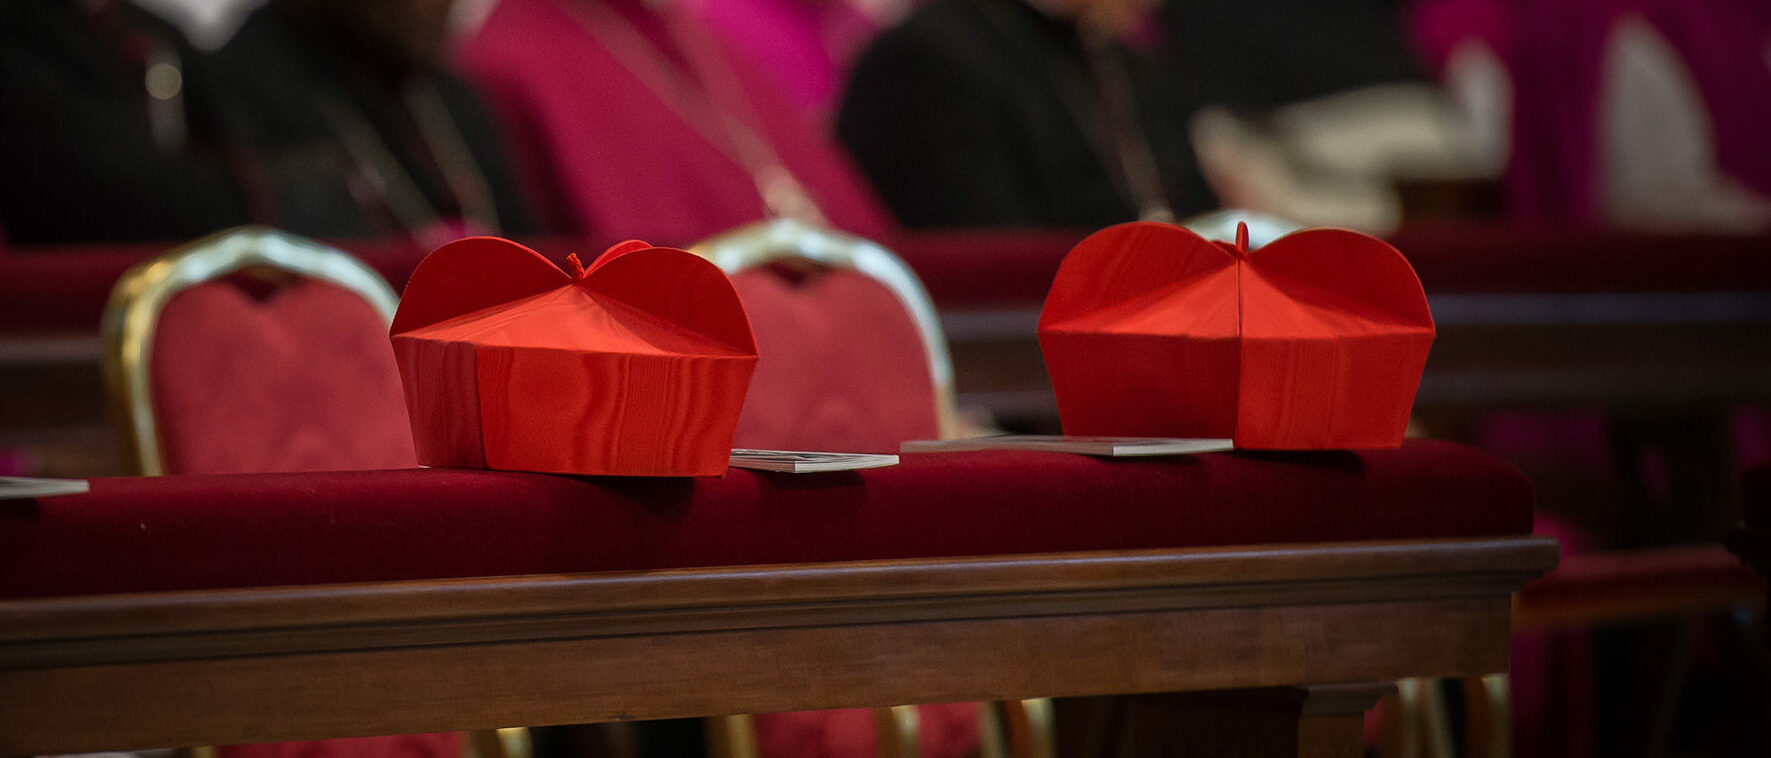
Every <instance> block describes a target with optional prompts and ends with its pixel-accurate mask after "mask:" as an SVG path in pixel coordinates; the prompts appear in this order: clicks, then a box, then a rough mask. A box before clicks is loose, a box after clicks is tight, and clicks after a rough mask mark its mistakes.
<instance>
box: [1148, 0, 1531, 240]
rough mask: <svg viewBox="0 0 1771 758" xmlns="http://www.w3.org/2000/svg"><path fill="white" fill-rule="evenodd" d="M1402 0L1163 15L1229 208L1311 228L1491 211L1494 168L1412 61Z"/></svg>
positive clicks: (1190, 8) (1208, 166) (1269, 0)
mask: <svg viewBox="0 0 1771 758" xmlns="http://www.w3.org/2000/svg"><path fill="white" fill-rule="evenodd" d="M1400 4H1401V3H1400V2H1399V1H1398V0H1343V1H1342V2H1334V3H1323V2H1318V1H1317V0H1262V1H1261V2H1254V3H1250V2H1242V1H1241V0H1186V1H1185V2H1171V3H1168V4H1167V5H1165V6H1163V8H1162V11H1161V18H1162V22H1163V28H1164V29H1165V30H1166V31H1167V33H1168V35H1169V36H1170V46H1171V47H1172V48H1173V49H1174V51H1175V58H1176V60H1177V63H1178V72H1179V76H1182V77H1184V78H1185V79H1186V80H1187V81H1188V82H1189V83H1190V84H1191V85H1192V86H1194V87H1196V88H1198V89H1199V91H1200V98H1201V99H1202V101H1204V102H1205V103H1207V104H1208V105H1207V107H1205V108H1204V109H1202V110H1201V111H1200V112H1199V113H1198V115H1196V116H1195V118H1194V119H1193V122H1192V132H1191V133H1192V136H1193V139H1194V145H1195V147H1196V149H1197V150H1198V151H1199V155H1200V161H1201V164H1202V165H1203V166H1204V170H1205V174H1206V176H1207V177H1209V178H1210V180H1211V183H1212V186H1213V187H1214V188H1215V189H1216V190H1217V191H1218V194H1219V196H1220V198H1222V200H1223V202H1224V203H1225V205H1227V206H1232V207H1237V208H1242V209H1246V210H1257V211H1262V212H1265V213H1268V214H1272V215H1275V216H1279V217H1283V218H1287V219H1290V220H1292V221H1294V222H1297V223H1300V224H1304V225H1307V226H1343V227H1352V228H1357V229H1362V230H1365V231H1370V232H1374V233H1385V232H1388V231H1391V230H1393V229H1394V228H1395V227H1396V226H1397V225H1398V224H1399V223H1401V222H1402V220H1403V217H1404V216H1405V215H1408V216H1413V217H1420V216H1425V215H1440V216H1444V215H1491V214H1492V213H1493V212H1494V209H1493V206H1495V205H1497V204H1498V201H1497V200H1495V199H1494V195H1495V194H1496V193H1495V191H1494V189H1493V186H1492V185H1493V183H1494V182H1493V178H1494V177H1495V176H1496V175H1497V174H1498V171H1499V167H1498V159H1497V158H1496V157H1494V156H1493V154H1492V153H1493V150H1492V148H1491V147H1487V146H1486V144H1485V142H1484V138H1483V135H1482V134H1481V133H1480V132H1479V131H1478V130H1477V129H1476V128H1475V126H1474V125H1473V124H1472V122H1471V121H1470V120H1469V119H1467V118H1466V117H1465V116H1464V114H1463V113H1461V112H1460V111H1459V110H1458V109H1457V107H1456V106H1455V105H1454V103H1453V102H1452V100H1451V99H1450V98H1448V97H1446V96H1445V94H1444V93H1443V92H1441V91H1440V90H1439V89H1438V88H1437V87H1436V86H1434V85H1433V84H1431V83H1430V82H1429V81H1428V80H1427V77H1426V74H1425V72H1424V71H1422V70H1421V68H1420V67H1419V66H1418V65H1417V64H1416V62H1415V60H1414V56H1413V55H1412V53H1411V51H1410V50H1409V48H1408V45H1407V43H1406V41H1405V37H1404V35H1403V33H1402V29H1401V24H1400V23H1399V18H1398V15H1399V12H1400V9H1399V7H1398V6H1399V5H1400Z"/></svg>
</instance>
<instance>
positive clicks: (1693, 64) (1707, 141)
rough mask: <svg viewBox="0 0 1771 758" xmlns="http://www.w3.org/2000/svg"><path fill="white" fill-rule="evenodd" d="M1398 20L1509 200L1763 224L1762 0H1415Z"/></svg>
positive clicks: (1574, 209) (1550, 211)
mask: <svg viewBox="0 0 1771 758" xmlns="http://www.w3.org/2000/svg"><path fill="white" fill-rule="evenodd" d="M1410 21H1411V23H1410V26H1409V29H1410V32H1411V35H1412V37H1413V38H1414V41H1415V43H1416V45H1417V46H1418V47H1419V48H1420V50H1421V51H1422V53H1423V54H1424V55H1425V56H1426V58H1427V60H1428V62H1429V64H1430V65H1431V67H1432V68H1433V70H1434V71H1435V72H1437V73H1438V74H1439V75H1440V76H1441V77H1442V78H1443V80H1444V81H1445V84H1446V86H1447V88H1448V89H1449V90H1450V91H1451V92H1452V93H1453V94H1454V95H1455V96H1456V97H1457V99H1458V100H1459V102H1460V103H1461V104H1462V105H1463V106H1464V107H1465V108H1466V110H1468V111H1469V112H1470V113H1471V114H1472V116H1473V117H1474V121H1475V123H1476V124H1477V125H1478V126H1479V128H1481V129H1482V130H1483V131H1484V132H1485V133H1488V134H1490V135H1492V137H1491V138H1490V140H1489V141H1490V142H1491V143H1492V144H1493V145H1494V148H1493V149H1494V151H1495V152H1496V153H1498V155H1499V156H1500V160H1501V161H1502V162H1503V163H1504V165H1505V170H1506V182H1507V201H1508V209H1509V211H1510V213H1511V214H1512V215H1513V216H1515V217H1517V218H1522V219H1528V220H1536V221H1552V222H1562V223H1576V224H1581V223H1605V224H1615V225H1626V226H1636V227H1652V228H1688V229H1696V230H1701V231H1752V230H1764V229H1767V228H1771V149H1767V148H1768V147H1771V138H1767V136H1766V134H1767V133H1766V124H1771V3H1767V2H1764V0H1621V1H1616V2H1614V1H1611V0H1604V1H1601V0H1580V1H1575V0H1421V2H1419V3H1417V4H1416V6H1415V7H1414V8H1413V11H1412V14H1411V18H1410Z"/></svg>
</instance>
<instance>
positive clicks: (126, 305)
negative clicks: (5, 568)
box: [102, 226, 532, 758]
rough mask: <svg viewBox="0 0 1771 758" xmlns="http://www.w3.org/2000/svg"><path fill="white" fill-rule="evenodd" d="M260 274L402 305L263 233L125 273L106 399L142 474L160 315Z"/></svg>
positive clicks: (313, 246)
mask: <svg viewBox="0 0 1771 758" xmlns="http://www.w3.org/2000/svg"><path fill="white" fill-rule="evenodd" d="M256 269H262V270H266V271H270V272H276V273H278V274H283V275H289V276H296V277H300V278H304V279H313V280H318V281H323V282H326V283H329V284H333V285H336V286H339V287H342V288H344V289H346V290H349V291H350V292H351V293H353V294H355V295H357V296H358V297H361V298H362V299H363V300H364V301H366V302H368V303H369V305H370V306H371V307H373V308H374V309H375V312H376V313H378V314H380V315H381V319H382V321H383V322H384V323H385V324H389V325H391V324H392V323H393V319H394V311H395V310H396V309H397V308H398V307H399V305H400V296H399V295H397V294H395V293H394V291H393V288H391V287H389V286H388V284H387V281H386V280H384V279H382V278H381V275H380V274H378V273H376V272H375V269H372V268H369V267H368V266H367V265H365V264H364V263H363V262H362V261H359V260H357V259H356V258H354V257H352V256H351V255H350V254H349V253H346V252H344V251H342V250H338V249H336V248H331V247H327V246H325V245H322V244H320V243H318V242H314V241H312V240H307V239H303V238H301V237H297V236H295V235H292V234H286V233H284V232H279V231H277V230H274V229H269V228H265V227H256V226H248V227H239V228H236V229H230V230H227V231H223V232H217V233H215V234H212V235H210V236H208V237H204V238H202V239H199V240H197V241H195V242H192V243H190V244H187V245H183V246H181V247H178V248H176V249H173V250H171V251H168V252H166V253H164V254H161V255H159V256H156V257H154V258H152V259H149V260H147V261H143V262H142V263H139V264H136V265H135V266H133V267H131V268H130V269H129V270H128V271H126V272H124V274H123V276H122V278H121V279H118V280H117V284H116V285H115V286H114V287H113V288H112V289H111V296H110V300H109V301H108V302H106V304H105V313H104V321H103V327H102V329H103V340H104V376H105V394H106V395H107V399H108V402H109V403H110V405H111V410H112V416H113V418H115V419H116V420H117V424H118V430H119V432H120V433H121V435H122V438H123V446H124V451H125V455H126V456H127V457H128V459H129V461H130V462H131V463H133V464H134V468H135V470H136V471H137V473H140V474H142V475H144V476H161V475H164V474H165V473H166V467H165V460H164V458H163V457H162V455H161V450H160V436H159V422H158V419H157V418H156V416H155V414H154V403H153V387H152V386H151V379H150V376H151V374H150V372H149V368H150V366H149V360H150V358H149V356H151V355H153V351H154V332H155V330H156V329H158V328H159V325H160V314H161V312H162V311H164V310H165V309H166V304H167V303H169V302H171V301H172V298H173V297H175V296H177V295H178V293H180V292H183V291H185V290H187V289H190V288H192V287H195V286H197V285H199V284H203V283H204V282H209V281H213V280H215V279H219V278H221V277H224V276H228V275H230V274H233V273H236V272H240V271H246V270H256ZM463 739H464V745H463V753H462V755H463V758H529V756H530V754H531V752H532V750H531V744H530V737H529V730H528V729H526V728H522V727H511V728H505V729H488V730H481V731H475V732H466V733H464V734H463ZM215 754H216V753H215V748H213V747H194V748H184V749H181V750H177V751H175V756H176V758H213V756H214V755H215Z"/></svg>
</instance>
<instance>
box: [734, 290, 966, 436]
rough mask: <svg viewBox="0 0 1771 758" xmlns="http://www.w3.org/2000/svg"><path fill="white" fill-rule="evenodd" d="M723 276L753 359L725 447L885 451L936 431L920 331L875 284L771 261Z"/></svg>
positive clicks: (937, 423) (889, 294)
mask: <svg viewBox="0 0 1771 758" xmlns="http://www.w3.org/2000/svg"><path fill="white" fill-rule="evenodd" d="M732 282H733V284H734V285H736V286H737V288H738V296H739V298H740V299H741V300H743V301H744V310H745V312H746V313H748V314H750V326H751V329H752V330H754V331H755V333H756V347H757V356H758V358H757V364H756V374H755V375H754V376H753V377H752V378H751V382H750V394H748V395H747V396H745V398H744V411H743V414H742V415H741V416H740V417H739V419H738V434H737V437H736V439H735V441H734V443H733V444H735V445H737V446H738V447H750V448H769V449H786V450H829V451H841V452H862V453H895V452H897V451H898V443H900V442H903V441H905V440H919V439H934V438H935V437H937V436H939V435H940V420H939V418H938V416H937V413H936V409H935V391H934V383H933V380H932V379H931V378H930V374H929V361H928V353H927V351H926V350H925V348H924V347H923V342H922V335H921V333H920V332H918V331H917V327H916V321H915V320H914V319H913V318H911V316H910V313H909V311H907V310H905V308H904V305H903V303H901V302H900V301H899V300H898V298H897V295H895V294H893V293H892V291H891V290H889V289H887V288H886V287H885V285H882V284H880V283H878V282H876V281H874V280H872V279H869V278H868V277H867V276H865V275H863V274H860V273H857V272H854V271H850V270H846V269H830V270H822V271H814V272H811V273H809V274H804V275H798V274H796V273H795V272H792V271H787V272H783V271H780V270H777V269H776V268H774V267H762V268H754V269H750V270H748V271H743V272H740V273H738V274H736V275H734V276H733V277H732Z"/></svg>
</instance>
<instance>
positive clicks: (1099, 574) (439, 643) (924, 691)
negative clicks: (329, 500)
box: [0, 538, 1556, 755]
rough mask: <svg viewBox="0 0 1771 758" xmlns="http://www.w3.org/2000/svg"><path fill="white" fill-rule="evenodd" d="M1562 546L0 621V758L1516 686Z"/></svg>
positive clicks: (1430, 544)
mask: <svg viewBox="0 0 1771 758" xmlns="http://www.w3.org/2000/svg"><path fill="white" fill-rule="evenodd" d="M1555 560H1556V548H1555V543H1554V542H1553V541H1551V540H1548V539H1542V538H1507V539H1490V540H1457V541H1427V542H1383V543H1335V544H1312V545H1284V546H1252V547H1240V548H1219V549H1189V550H1161V551H1139V552H1116V553H1070V554H1057V555H1029V556H1011V557H997V558H988V559H950V560H915V561H886V562H862V563H833V564H809V565H788V566H758V567H736V568H714V569H696V570H677V571H659V572H628V573H611V574H588V575H573V576H529V577H502V578H488V579H473V580H453V581H424V582H400V583H385V584H362V585H329V586H314V587H286V588H267V589H262V590H228V591H201V592H180V593H159V594H136V595H113V596H93V597H80V598H62V599H53V600H35V601H17V602H7V603H0V755H19V754H41V753H59V752H75V751H92V750H105V749H140V748H150V747H172V746H183V745H194V744H229V743H236V742H248V741H271V740H292V739H314V738H322V737H345V736H362V735H373V734H388V733H404V732H420V731H443V730H456V729H476V728H490V727H502V726H535V725H545V724H562V723H583V722H596V721H613V720H627V719H651V718H667V717H683V716H709V715H721V714H729V713H747V712H767V711H776V710H792V709H808V708H831V707H847V706H883V705H895V704H903V703H916V702H952V701H965V700H1000V699H1016V698H1023V697H1035V696H1069V695H1102V694H1116V693H1158V692H1171V691H1201V690H1224V689H1239V688H1258V687H1276V686H1292V685H1307V684H1327V683H1336V682H1361V681H1384V680H1390V679H1395V678H1400V677H1406V676H1430V675H1476V674H1483V673H1490V672H1495V671H1504V670H1505V666H1506V661H1507V634H1508V622H1509V595H1510V593H1511V592H1513V591H1515V590H1517V589H1518V587H1519V586H1521V585H1522V584H1523V583H1524V582H1525V581H1526V580H1528V579H1529V578H1530V577H1533V576H1536V575H1537V574H1540V573H1542V572H1543V571H1545V570H1547V569H1548V568H1550V567H1551V566H1553V565H1554V563H1555Z"/></svg>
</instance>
